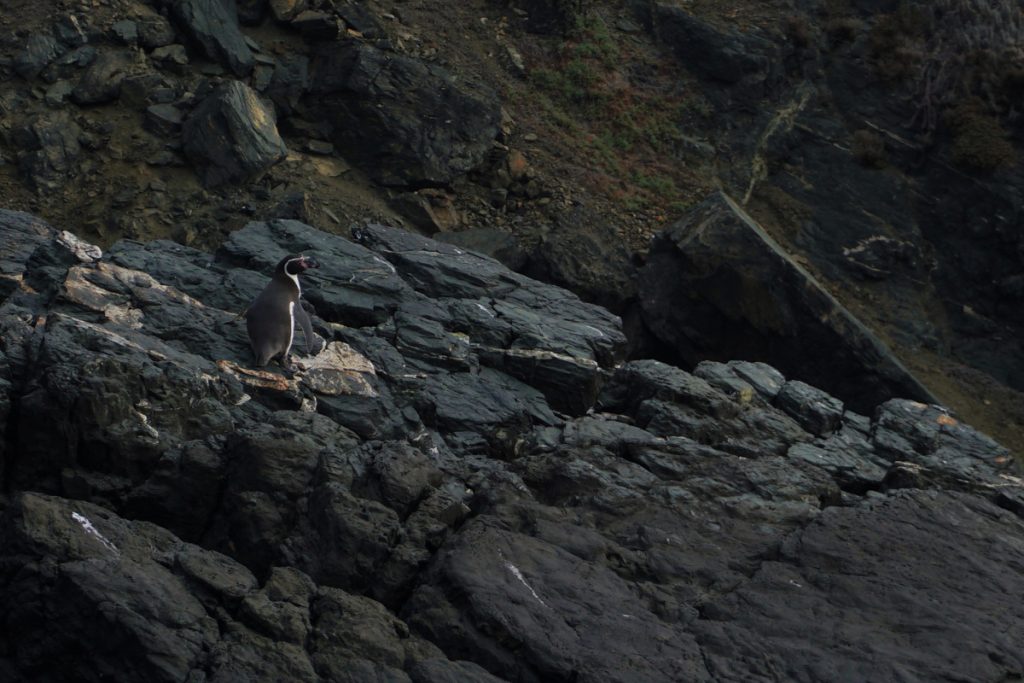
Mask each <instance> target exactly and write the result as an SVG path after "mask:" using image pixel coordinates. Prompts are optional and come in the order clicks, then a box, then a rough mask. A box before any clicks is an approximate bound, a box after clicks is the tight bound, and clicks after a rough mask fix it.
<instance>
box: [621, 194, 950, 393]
mask: <svg viewBox="0 0 1024 683" xmlns="http://www.w3.org/2000/svg"><path fill="white" fill-rule="evenodd" d="M639 282H640V286H639V289H640V296H639V298H640V305H641V307H642V310H643V318H644V321H645V323H646V324H647V326H648V328H650V330H651V331H652V332H653V334H654V335H655V336H656V337H657V338H658V339H659V340H660V341H661V342H662V343H663V344H665V345H666V346H667V348H668V349H670V351H671V352H672V353H674V354H676V355H675V356H674V358H678V359H679V360H680V361H681V362H683V363H686V364H691V365H692V364H696V363H697V362H699V361H700V360H701V359H703V358H714V359H719V360H726V359H729V358H736V357H740V358H746V359H750V360H762V361H766V362H768V363H770V364H774V365H777V366H780V367H785V368H791V373H792V374H796V375H797V376H799V377H800V378H802V379H804V380H806V381H808V382H811V383H812V384H817V385H820V386H823V387H827V388H828V389H829V390H830V391H832V392H834V393H836V394H838V395H839V396H841V397H842V398H843V399H844V400H846V401H847V402H849V403H850V404H851V405H852V406H853V407H854V409H856V410H861V411H867V410H870V409H871V408H872V407H873V406H875V405H877V404H878V403H880V402H882V401H885V400H887V399H889V398H892V397H894V396H904V397H912V398H917V399H921V400H934V399H933V398H931V395H930V393H929V392H928V391H927V390H926V389H925V388H924V387H923V386H922V385H921V384H920V383H919V382H918V381H917V380H916V379H915V378H914V377H913V376H912V375H911V374H910V373H909V371H907V370H906V368H904V367H903V365H902V364H901V363H900V362H899V360H897V359H896V358H895V356H893V355H892V353H891V352H890V351H889V350H888V349H887V348H886V347H885V346H884V345H883V344H882V342H881V341H880V340H878V339H877V338H876V337H875V336H874V335H873V334H872V333H871V332H870V331H869V330H868V329H867V328H866V327H864V325H863V324H861V323H860V322H859V321H858V320H857V319H856V318H854V317H853V316H852V315H851V314H850V313H849V312H848V311H847V310H846V309H845V308H843V306H842V305H840V304H839V302H838V301H836V300H835V299H834V298H833V297H832V296H831V295H830V294H829V293H828V292H827V291H826V290H825V289H824V288H823V287H822V286H821V285H820V284H819V283H818V282H817V281H816V280H815V279H814V277H813V276H811V275H810V274H809V273H808V272H807V271H806V270H804V269H803V268H802V267H801V266H800V265H798V264H797V263H796V262H795V261H793V260H792V259H791V258H790V257H789V256H787V255H786V253H785V252H784V251H783V250H782V249H781V248H780V247H779V246H778V245H777V244H776V243H775V242H774V240H772V238H771V237H769V236H768V235H767V234H766V233H765V232H764V230H763V229H762V228H761V227H760V226H758V225H757V224H756V223H755V222H754V220H753V219H751V218H750V216H748V215H747V214H746V212H744V211H743V210H742V209H741V208H740V207H739V206H737V205H736V203H735V202H734V201H733V200H732V199H730V198H729V197H728V196H726V195H724V194H718V195H715V196H713V197H711V198H709V199H707V200H706V201H705V202H703V203H702V204H700V205H699V206H697V207H696V208H694V209H693V210H691V212H690V213H689V214H688V215H687V216H686V217H684V218H683V219H681V220H680V221H679V222H677V223H676V224H675V225H673V226H672V227H670V228H669V229H667V230H666V231H665V232H663V233H662V234H661V235H659V236H658V237H657V238H656V239H655V240H654V241H653V242H652V244H651V251H650V255H649V257H648V260H647V263H646V265H645V266H644V267H643V268H642V269H641V271H640V277H639Z"/></svg>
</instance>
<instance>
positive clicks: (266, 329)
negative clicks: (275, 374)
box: [245, 254, 320, 374]
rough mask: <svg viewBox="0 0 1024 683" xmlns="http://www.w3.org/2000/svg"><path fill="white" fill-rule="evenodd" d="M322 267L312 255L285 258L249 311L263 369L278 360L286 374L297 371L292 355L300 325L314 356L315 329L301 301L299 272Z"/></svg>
mask: <svg viewBox="0 0 1024 683" xmlns="http://www.w3.org/2000/svg"><path fill="white" fill-rule="evenodd" d="M319 267H320V264H319V263H317V262H316V259H314V258H312V257H310V256H303V255H302V254H293V255H291V256H285V257H284V258H283V259H281V261H280V262H279V263H278V264H277V268H275V270H274V276H273V277H272V278H271V279H270V282H269V283H267V286H266V287H264V288H263V291H262V292H260V293H259V296H257V297H256V299H255V300H254V301H253V302H252V305H250V306H249V308H248V309H247V310H246V311H245V326H246V329H248V331H249V342H250V343H251V344H252V352H253V355H254V356H255V357H256V366H257V367H261V368H262V367H264V366H265V365H266V364H267V363H269V362H270V361H272V360H274V359H277V360H278V362H279V363H280V364H281V367H282V368H284V369H285V371H286V372H288V373H289V374H290V373H291V372H294V366H293V365H292V361H291V356H290V354H291V350H292V341H293V340H294V338H295V323H296V322H298V323H299V326H300V327H301V328H302V336H303V337H304V338H305V341H306V353H307V354H308V353H311V350H312V347H313V326H312V324H311V323H310V321H309V315H308V314H307V313H306V311H305V309H304V308H303V307H302V303H301V301H300V297H301V296H302V286H301V285H300V284H299V273H301V272H303V271H305V270H308V269H309V268H319Z"/></svg>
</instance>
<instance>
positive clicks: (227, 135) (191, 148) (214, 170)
mask: <svg viewBox="0 0 1024 683" xmlns="http://www.w3.org/2000/svg"><path fill="white" fill-rule="evenodd" d="M182 140H183V143H184V149H185V153H186V154H187V155H188V157H189V159H190V160H191V161H192V163H193V164H195V165H196V167H197V170H198V171H199V174H200V177H201V178H202V180H203V184H204V185H205V186H207V187H215V186H217V185H221V184H223V183H231V182H239V181H243V180H251V179H253V178H255V177H257V176H259V175H260V174H261V173H263V172H264V171H266V170H267V169H268V168H269V167H270V166H273V165H274V164H276V163H277V162H278V161H281V160H282V159H284V158H285V156H286V155H287V154H288V148H287V147H285V144H284V141H283V140H282V139H281V136H280V135H279V134H278V132H277V126H276V125H275V121H274V112H273V110H271V109H270V108H269V107H267V106H266V105H265V104H263V103H262V102H261V101H260V98H259V95H257V94H256V91H255V90H253V89H252V88H250V87H249V86H247V85H245V84H244V83H242V82H240V81H229V82H227V83H225V84H224V85H222V86H220V87H219V88H217V89H216V90H214V91H213V93H211V94H210V95H209V96H208V97H207V98H206V99H205V100H203V101H202V102H201V103H200V104H199V106H198V107H196V108H195V110H194V111H193V112H192V113H191V114H190V115H189V117H188V119H187V120H186V121H185V123H184V124H183V125H182Z"/></svg>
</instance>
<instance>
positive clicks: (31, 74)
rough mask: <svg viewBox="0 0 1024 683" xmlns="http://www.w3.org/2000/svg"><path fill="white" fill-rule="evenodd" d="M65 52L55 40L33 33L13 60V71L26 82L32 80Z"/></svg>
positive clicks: (48, 36) (45, 35)
mask: <svg viewBox="0 0 1024 683" xmlns="http://www.w3.org/2000/svg"><path fill="white" fill-rule="evenodd" d="M66 51H67V48H66V47H64V45H62V44H61V43H60V42H59V41H58V40H57V39H56V38H54V37H53V36H50V35H47V34H45V33H33V34H32V35H30V36H29V38H28V41H27V42H26V44H25V49H24V50H22V51H21V52H19V53H18V54H17V56H15V58H14V71H15V73H17V74H18V75H19V76H21V77H22V78H24V79H25V80H27V81H30V80H32V79H33V78H35V77H36V76H38V75H39V74H40V72H42V70H43V69H45V68H46V66H47V65H48V64H49V63H50V62H52V61H53V60H55V59H56V58H57V57H60V56H61V55H62V54H64V53H65V52H66Z"/></svg>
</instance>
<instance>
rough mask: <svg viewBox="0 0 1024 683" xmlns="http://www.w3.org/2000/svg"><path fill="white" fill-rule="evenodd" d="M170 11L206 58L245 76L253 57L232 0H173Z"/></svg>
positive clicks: (247, 73) (252, 64)
mask: <svg viewBox="0 0 1024 683" xmlns="http://www.w3.org/2000/svg"><path fill="white" fill-rule="evenodd" d="M171 11H172V13H173V15H174V18H175V19H177V20H178V23H179V24H181V26H182V28H183V29H184V30H185V32H186V33H187V34H188V35H189V37H191V38H192V40H194V41H195V42H196V43H198V44H199V46H200V47H201V48H202V50H203V52H204V53H205V54H206V56H207V57H208V58H210V59H212V60H213V61H215V62H221V63H223V64H224V65H225V66H227V67H228V68H229V69H231V71H232V72H233V73H234V74H235V75H236V76H239V77H244V76H248V75H249V72H250V71H252V68H253V66H254V65H255V64H256V58H255V57H254V56H253V53H252V50H251V49H250V48H249V45H248V44H247V43H246V41H245V36H244V35H243V34H242V31H241V29H240V28H239V27H238V9H237V7H236V6H235V0H174V3H173V4H172V5H171Z"/></svg>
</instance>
